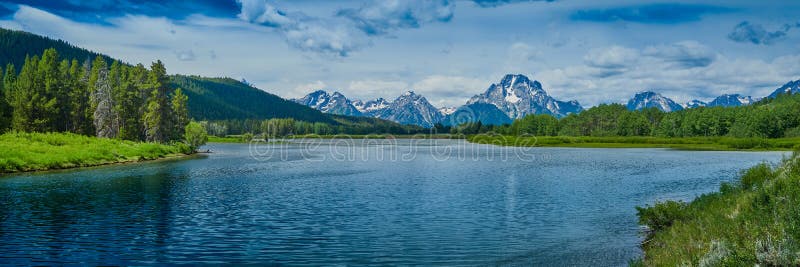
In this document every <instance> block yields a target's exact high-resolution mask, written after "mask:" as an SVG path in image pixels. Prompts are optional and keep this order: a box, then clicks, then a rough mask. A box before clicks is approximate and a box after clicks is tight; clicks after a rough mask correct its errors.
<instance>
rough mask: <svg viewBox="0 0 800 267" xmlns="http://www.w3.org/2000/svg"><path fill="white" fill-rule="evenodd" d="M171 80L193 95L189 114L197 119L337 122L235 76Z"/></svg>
mask: <svg viewBox="0 0 800 267" xmlns="http://www.w3.org/2000/svg"><path fill="white" fill-rule="evenodd" d="M169 83H170V84H171V86H172V87H173V88H183V89H184V90H185V91H184V93H186V95H187V96H188V97H189V115H190V116H191V118H193V119H195V120H245V119H256V120H265V119H274V118H293V119H295V120H299V121H307V122H323V123H329V124H334V123H335V121H334V120H333V119H331V118H330V116H328V115H327V114H323V113H322V112H320V111H318V110H315V109H312V108H309V107H307V106H304V105H300V104H297V103H295V102H292V101H289V100H285V99H283V98H280V97H278V96H276V95H273V94H270V93H267V92H265V91H262V90H259V89H257V88H255V87H252V86H251V85H249V84H247V83H245V82H241V81H237V80H234V79H231V78H206V77H199V76H184V75H173V76H171V77H170V80H169Z"/></svg>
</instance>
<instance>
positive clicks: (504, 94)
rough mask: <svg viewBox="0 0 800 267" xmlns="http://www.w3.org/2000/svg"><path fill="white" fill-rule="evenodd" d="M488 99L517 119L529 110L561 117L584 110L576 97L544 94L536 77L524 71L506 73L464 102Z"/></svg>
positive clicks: (489, 102) (486, 100) (533, 112)
mask: <svg viewBox="0 0 800 267" xmlns="http://www.w3.org/2000/svg"><path fill="white" fill-rule="evenodd" d="M474 103H488V104H492V105H495V106H497V108H498V109H500V110H501V111H503V112H504V113H505V114H506V115H507V116H508V117H509V118H512V119H519V118H522V117H525V115H528V114H550V115H553V116H555V117H564V116H566V115H569V114H570V113H578V112H581V111H583V107H581V105H580V104H579V103H578V102H577V101H569V102H563V101H558V100H556V99H554V98H553V97H551V96H549V95H547V92H545V91H544V89H542V84H541V83H539V82H538V81H531V80H530V79H528V77H526V76H525V75H521V74H516V75H514V74H507V75H506V76H505V77H503V79H502V80H501V81H500V83H495V84H492V85H491V86H489V88H488V89H486V92H484V93H483V94H479V95H476V96H473V97H472V98H471V99H470V100H469V101H467V105H469V104H474Z"/></svg>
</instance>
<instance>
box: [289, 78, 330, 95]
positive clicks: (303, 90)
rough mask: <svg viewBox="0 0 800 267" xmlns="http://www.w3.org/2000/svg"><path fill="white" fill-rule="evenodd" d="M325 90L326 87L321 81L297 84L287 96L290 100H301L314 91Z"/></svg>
mask: <svg viewBox="0 0 800 267" xmlns="http://www.w3.org/2000/svg"><path fill="white" fill-rule="evenodd" d="M326 88H328V85H327V84H326V83H324V82H322V81H315V82H310V83H304V84H299V85H297V86H295V87H294V88H293V89H292V91H291V92H290V93H289V94H288V96H289V97H291V98H301V97H303V96H305V95H307V94H308V93H311V92H313V91H316V90H324V89H326Z"/></svg>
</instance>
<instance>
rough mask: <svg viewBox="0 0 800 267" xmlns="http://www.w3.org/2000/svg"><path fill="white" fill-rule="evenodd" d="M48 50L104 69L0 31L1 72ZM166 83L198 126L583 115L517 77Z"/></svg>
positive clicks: (641, 96) (650, 95)
mask: <svg viewBox="0 0 800 267" xmlns="http://www.w3.org/2000/svg"><path fill="white" fill-rule="evenodd" d="M19 44H25V45H19ZM51 47H55V48H56V49H57V50H58V52H59V54H60V55H61V56H62V57H63V58H74V59H78V60H87V59H91V58H94V57H97V56H100V57H102V58H104V59H105V60H106V61H108V62H111V61H112V60H113V59H112V58H111V57H109V56H107V55H103V54H100V53H96V52H93V51H90V50H86V49H83V48H80V47H76V46H73V45H71V44H69V43H67V42H64V41H62V40H54V39H51V38H48V37H43V36H39V35H35V34H31V33H27V32H23V31H14V30H7V29H3V28H0V48H2V50H0V51H3V52H2V53H0V63H2V64H3V65H5V64H7V63H12V64H14V65H15V66H16V67H17V68H20V67H21V66H22V63H23V62H24V59H25V57H26V56H27V55H37V54H41V53H42V52H43V51H44V50H45V49H47V48H51ZM170 84H171V85H172V87H175V88H183V89H184V91H185V93H186V94H187V96H188V97H189V113H190V114H189V115H190V116H191V117H192V118H194V119H198V120H231V119H234V120H236V119H269V118H294V119H297V120H302V121H309V122H323V123H333V124H337V123H341V122H342V121H349V122H355V121H358V122H370V121H375V122H380V123H388V122H383V121H378V120H390V121H394V122H397V123H400V124H407V125H419V126H423V127H431V126H433V125H434V124H436V123H441V124H444V125H457V124H460V123H465V122H476V121H480V122H482V123H483V124H492V125H498V124H504V123H509V122H511V121H513V120H514V119H519V118H522V117H524V116H526V115H529V114H549V115H553V116H555V117H564V116H567V115H569V114H573V113H579V112H581V111H583V107H582V106H581V105H580V104H579V103H578V102H577V101H560V100H557V99H555V98H553V97H551V96H550V95H548V94H547V92H546V91H545V90H544V89H543V88H542V84H541V83H540V82H538V81H535V80H530V79H529V78H528V77H526V76H525V75H521V74H508V75H505V76H504V77H503V78H502V79H500V81H499V82H498V83H493V84H491V85H489V87H488V88H487V89H486V90H485V91H484V92H483V93H481V94H477V95H475V96H473V97H472V98H470V99H469V101H467V103H466V104H465V105H462V106H460V107H442V108H436V107H434V106H433V105H431V104H430V103H429V102H428V100H427V99H426V98H425V97H423V96H421V95H419V94H416V93H414V92H413V91H409V92H406V93H404V94H403V95H401V96H399V97H397V98H396V99H395V100H393V101H391V102H390V101H388V100H386V99H384V98H377V99H374V100H368V101H361V100H352V101H351V100H350V99H348V98H347V97H345V96H344V95H343V94H341V93H339V92H333V93H328V92H325V91H321V90H318V91H315V92H312V93H310V94H309V95H307V96H305V97H303V98H300V99H294V100H291V101H290V100H285V99H283V98H281V97H279V96H276V95H274V94H270V93H268V92H266V91H264V90H260V89H258V88H255V87H253V86H252V85H250V84H248V83H246V82H241V81H238V80H234V79H230V78H209V77H200V76H187V75H171V76H170ZM797 93H800V80H796V81H790V82H788V83H786V84H784V85H783V86H781V87H779V88H778V89H776V90H775V91H774V92H772V93H771V94H770V95H768V96H767V97H766V98H775V97H777V96H778V95H780V94H797ZM759 100H760V99H758V98H753V97H750V96H742V95H739V94H725V95H721V96H719V97H717V98H715V99H713V100H711V101H709V102H704V101H700V100H692V101H689V102H687V103H686V104H684V105H679V104H677V103H675V101H673V100H671V99H669V98H668V97H665V96H663V95H661V94H658V93H656V92H653V91H646V92H641V93H637V94H636V95H634V97H633V98H631V99H630V100H629V101H628V103H627V106H628V108H629V109H632V110H635V109H642V108H649V107H655V108H658V109H661V110H663V111H667V112H670V111H677V110H682V109H686V108H698V107H704V106H709V107H713V106H741V105H749V104H752V103H754V102H757V101H759ZM337 114H338V115H337ZM359 118H363V119H359ZM369 118H375V119H377V120H372V119H369Z"/></svg>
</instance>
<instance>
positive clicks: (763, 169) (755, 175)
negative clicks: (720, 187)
mask: <svg viewBox="0 0 800 267" xmlns="http://www.w3.org/2000/svg"><path fill="white" fill-rule="evenodd" d="M773 177H775V173H774V172H773V171H772V168H771V167H770V166H769V165H768V164H766V163H761V164H758V165H756V166H755V167H752V168H750V169H748V170H746V171H744V172H742V178H740V180H739V181H740V182H739V183H740V184H741V187H742V189H745V190H750V189H753V188H756V187H760V186H761V185H762V184H763V183H764V181H766V180H769V179H771V178H773Z"/></svg>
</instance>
